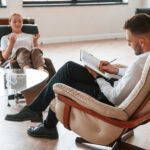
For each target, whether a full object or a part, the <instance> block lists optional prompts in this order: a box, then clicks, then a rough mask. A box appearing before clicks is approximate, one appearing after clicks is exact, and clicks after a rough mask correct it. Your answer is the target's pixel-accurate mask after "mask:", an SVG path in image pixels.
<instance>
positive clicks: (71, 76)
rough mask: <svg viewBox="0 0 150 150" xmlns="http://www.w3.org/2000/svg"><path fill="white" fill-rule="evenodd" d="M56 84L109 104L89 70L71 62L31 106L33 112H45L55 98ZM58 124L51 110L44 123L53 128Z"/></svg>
mask: <svg viewBox="0 0 150 150" xmlns="http://www.w3.org/2000/svg"><path fill="white" fill-rule="evenodd" d="M55 83H64V84H66V85H68V86H71V87H73V88H75V89H77V90H80V91H82V92H85V93H87V94H89V95H91V96H92V97H94V98H97V97H98V100H101V99H103V100H106V103H107V102H108V100H107V98H106V97H105V96H104V95H103V93H101V92H100V91H99V87H98V84H97V83H96V82H95V80H94V78H93V77H92V75H91V74H90V73H89V72H88V70H87V69H86V68H85V67H83V66H81V65H79V64H76V63H74V62H72V61H69V62H67V63H65V64H64V65H63V66H62V67H61V68H60V69H59V70H58V71H57V73H56V74H55V75H54V76H53V77H52V78H51V79H50V81H49V82H48V84H47V85H46V87H45V88H44V89H43V90H42V91H41V93H40V94H39V95H38V97H37V98H36V99H35V100H34V101H33V102H32V103H31V104H30V105H29V108H30V109H31V110H33V111H44V110H45V109H46V108H47V106H48V105H49V104H50V102H51V100H52V99H53V98H54V97H55V95H54V91H53V85H54V84H55ZM98 95H100V96H98ZM108 103H109V102H108ZM57 122H58V120H57V119H56V116H55V113H54V112H52V110H51V109H50V108H49V112H48V116H47V118H46V120H45V122H44V123H45V126H46V127H48V128H52V127H55V126H56V124H57Z"/></svg>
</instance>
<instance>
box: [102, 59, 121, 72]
mask: <svg viewBox="0 0 150 150" xmlns="http://www.w3.org/2000/svg"><path fill="white" fill-rule="evenodd" d="M115 60H116V59H114V60H112V61H110V62H108V61H100V64H99V70H100V71H101V72H103V73H105V72H108V73H110V74H118V72H119V69H118V68H117V67H116V66H114V65H111V63H112V62H113V61H115Z"/></svg>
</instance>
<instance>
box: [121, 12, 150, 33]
mask: <svg viewBox="0 0 150 150" xmlns="http://www.w3.org/2000/svg"><path fill="white" fill-rule="evenodd" d="M124 29H128V30H130V32H131V33H132V34H134V35H143V34H149V33H150V16H149V15H147V14H144V13H140V14H136V15H135V16H133V17H131V18H130V19H128V20H127V21H126V22H125V24H124Z"/></svg>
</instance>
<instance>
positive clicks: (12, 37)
mask: <svg viewBox="0 0 150 150" xmlns="http://www.w3.org/2000/svg"><path fill="white" fill-rule="evenodd" d="M8 40H9V41H10V43H11V44H14V43H15V42H16V40H17V36H16V34H15V33H12V34H11V35H10V36H8Z"/></svg>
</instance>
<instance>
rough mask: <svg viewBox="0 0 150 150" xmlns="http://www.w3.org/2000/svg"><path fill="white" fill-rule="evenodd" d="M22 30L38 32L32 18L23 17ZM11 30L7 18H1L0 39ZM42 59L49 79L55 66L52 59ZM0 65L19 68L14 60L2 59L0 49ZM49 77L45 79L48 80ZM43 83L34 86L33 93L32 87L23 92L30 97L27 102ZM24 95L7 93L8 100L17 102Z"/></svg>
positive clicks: (39, 89) (32, 32) (29, 32)
mask: <svg viewBox="0 0 150 150" xmlns="http://www.w3.org/2000/svg"><path fill="white" fill-rule="evenodd" d="M22 31H23V32H24V33H28V34H37V33H39V31H38V27H37V25H36V24H34V20H33V19H23V27H22ZM11 32H12V31H11V27H10V25H8V18H1V19H0V40H1V38H2V36H4V35H7V34H9V33H11ZM44 59H45V69H46V70H47V71H48V73H49V79H50V78H51V77H52V76H53V75H54V74H55V72H56V71H55V68H54V66H53V63H52V61H51V60H50V59H49V58H44ZM8 64H9V65H8ZM0 67H5V68H12V69H19V68H20V67H19V65H18V63H17V61H16V60H4V58H3V57H2V53H1V51H0ZM49 79H48V80H47V81H49ZM45 84H46V83H45ZM45 84H44V85H42V86H40V87H38V88H36V90H35V87H34V93H32V89H31V90H30V91H27V92H25V94H24V96H25V95H26V96H25V97H28V95H30V98H29V97H28V99H30V100H29V102H28V104H29V103H30V102H31V101H32V100H33V99H34V98H35V97H36V96H37V94H38V93H39V92H40V91H41V90H42V89H43V86H45ZM31 93H32V94H31ZM24 96H22V94H17V95H9V96H8V100H11V99H16V102H18V99H19V98H24ZM8 105H10V104H9V103H8Z"/></svg>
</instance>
